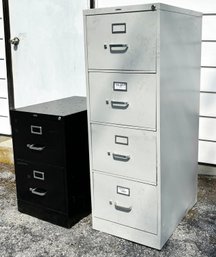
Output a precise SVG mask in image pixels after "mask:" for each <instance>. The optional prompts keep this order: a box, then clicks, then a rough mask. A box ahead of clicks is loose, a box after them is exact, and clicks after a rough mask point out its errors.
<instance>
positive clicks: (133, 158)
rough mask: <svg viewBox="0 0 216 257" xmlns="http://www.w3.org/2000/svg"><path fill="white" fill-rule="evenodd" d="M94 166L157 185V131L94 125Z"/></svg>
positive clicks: (96, 168) (100, 169) (97, 168)
mask: <svg viewBox="0 0 216 257" xmlns="http://www.w3.org/2000/svg"><path fill="white" fill-rule="evenodd" d="M91 132H92V163H93V169H94V170H98V171H103V172H108V173H110V174H114V175H119V176H123V177H127V178H131V179H135V180H142V181H145V182H148V183H152V184H156V134H155V132H150V131H145V130H136V129H128V128H119V127H111V126H103V125H96V124H92V125H91Z"/></svg>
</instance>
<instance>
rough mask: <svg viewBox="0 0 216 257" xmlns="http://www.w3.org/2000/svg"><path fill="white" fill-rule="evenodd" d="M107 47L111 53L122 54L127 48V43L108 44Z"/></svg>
mask: <svg viewBox="0 0 216 257" xmlns="http://www.w3.org/2000/svg"><path fill="white" fill-rule="evenodd" d="M109 47H110V53H112V54H123V53H125V52H127V50H128V45H127V44H110V45H109Z"/></svg>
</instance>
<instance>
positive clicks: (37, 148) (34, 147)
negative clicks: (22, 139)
mask: <svg viewBox="0 0 216 257" xmlns="http://www.w3.org/2000/svg"><path fill="white" fill-rule="evenodd" d="M27 147H28V148H29V149H30V150H33V151H39V152H41V151H43V150H44V149H45V148H46V147H45V146H44V145H38V144H27Z"/></svg>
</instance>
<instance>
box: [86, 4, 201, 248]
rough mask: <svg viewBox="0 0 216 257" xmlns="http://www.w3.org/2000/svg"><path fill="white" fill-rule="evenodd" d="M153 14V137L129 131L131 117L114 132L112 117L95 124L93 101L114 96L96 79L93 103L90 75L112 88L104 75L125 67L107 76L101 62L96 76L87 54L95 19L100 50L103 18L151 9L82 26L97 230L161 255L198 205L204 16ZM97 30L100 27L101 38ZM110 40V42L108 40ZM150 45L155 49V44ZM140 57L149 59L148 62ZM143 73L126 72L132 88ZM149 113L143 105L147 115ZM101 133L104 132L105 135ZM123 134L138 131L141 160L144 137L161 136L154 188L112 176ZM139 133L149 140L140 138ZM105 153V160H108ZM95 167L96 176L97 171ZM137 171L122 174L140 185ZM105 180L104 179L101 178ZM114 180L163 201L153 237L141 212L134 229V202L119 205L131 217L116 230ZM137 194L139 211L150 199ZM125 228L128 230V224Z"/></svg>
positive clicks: (165, 9)
mask: <svg viewBox="0 0 216 257" xmlns="http://www.w3.org/2000/svg"><path fill="white" fill-rule="evenodd" d="M156 8H157V11H155V13H156V15H157V20H156V22H157V25H156V26H157V50H156V56H155V58H156V64H157V67H156V70H155V71H156V75H154V76H156V78H157V83H156V108H157V109H156V113H157V115H156V124H157V125H156V131H155V130H154V128H151V129H150V130H152V131H151V132H149V131H147V130H145V129H143V128H141V127H134V126H133V125H130V123H127V121H128V120H130V118H131V117H130V116H129V117H128V120H127V121H126V119H125V120H124V121H123V120H121V114H120V113H119V120H121V122H122V123H119V122H118V120H117V117H116V121H115V122H116V123H117V124H113V125H112V126H111V125H110V120H109V115H108V113H109V112H108V111H107V113H106V114H105V115H104V117H103V118H102V119H101V120H100V121H97V122H96V121H95V120H93V119H92V105H93V106H94V105H96V106H97V108H95V107H94V112H96V114H97V112H100V111H101V112H102V111H103V110H102V109H100V106H101V104H99V105H98V104H97V102H95V101H99V100H97V99H98V98H99V99H100V96H102V97H101V98H102V99H103V98H104V96H103V94H104V95H106V94H108V97H110V94H111V92H110V87H109V83H107V84H106V83H101V82H103V80H102V79H99V82H100V83H99V84H98V87H100V88H99V89H98V91H101V93H100V94H98V97H97V99H96V98H95V99H94V101H92V97H94V96H93V94H92V90H93V91H94V92H95V93H94V94H97V93H98V92H96V90H95V89H94V88H92V80H91V76H92V74H93V72H95V73H97V72H100V76H104V77H105V79H104V81H107V80H106V76H107V73H109V76H110V77H111V76H113V77H115V76H117V73H120V69H121V68H118V67H117V68H116V66H114V67H113V69H112V72H111V71H110V70H108V68H107V67H108V66H106V64H104V63H103V62H105V59H103V58H101V64H102V65H103V66H102V67H106V68H107V69H104V70H103V69H101V66H100V63H98V64H97V67H94V68H95V70H93V69H92V66H90V65H89V62H88V61H89V58H88V57H89V54H88V50H89V48H91V46H89V45H88V38H89V33H91V30H90V31H89V30H88V29H89V26H88V21H89V19H88V18H89V17H93V16H94V15H95V16H97V23H95V28H94V35H95V37H96V39H97V38H100V40H99V42H100V44H98V49H99V48H100V47H101V49H102V48H103V47H104V43H103V39H101V33H98V34H97V25H98V24H99V27H100V17H101V16H103V14H104V16H107V17H108V16H109V17H110V14H111V13H113V16H115V20H117V19H118V16H119V15H121V14H124V16H125V17H127V15H129V13H130V12H137V13H139V11H143V10H146V14H148V13H150V12H152V11H151V5H141V6H131V7H122V8H114V7H113V8H108V9H98V10H88V11H86V12H85V13H84V14H85V16H84V21H85V25H86V26H85V29H86V31H85V33H86V42H85V43H86V76H87V83H88V84H87V92H88V95H87V96H88V97H87V99H88V123H89V135H90V137H89V150H90V166H91V188H92V217H93V228H95V229H98V230H102V231H104V232H107V233H110V234H113V235H116V236H119V237H123V238H126V239H129V240H131V241H135V242H137V243H140V244H145V245H148V246H151V247H155V248H157V249H161V247H162V246H163V244H164V243H165V242H166V240H167V239H168V238H169V236H170V235H171V234H172V232H173V231H174V229H175V228H176V226H177V225H178V223H179V222H180V220H181V219H182V217H183V216H184V215H185V213H186V212H187V210H188V209H190V208H191V207H192V206H193V204H194V203H195V202H196V186H197V185H196V175H197V157H198V111H199V110H198V109H199V84H200V63H201V14H200V13H194V12H191V11H185V10H179V9H178V8H172V7H170V6H166V5H163V4H156ZM147 10H148V11H147ZM121 16H122V15H121ZM101 20H103V18H101ZM90 21H91V23H92V19H90ZM126 26H127V25H126ZM135 27H136V26H135ZM185 28H186V29H185ZM100 31H101V28H100V30H99V31H98V32H100ZM107 33H109V34H113V33H112V30H109V31H108V32H107ZM140 33H142V32H141V31H140ZM126 34H127V33H126ZM131 35H133V33H132V34H131V33H128V34H127V37H125V38H130V36H131ZM118 36H119V35H118V34H116V35H112V37H113V38H114V37H115V38H116V39H117V38H118ZM141 37H142V36H141ZM106 38H108V36H107V37H106ZM96 39H95V40H96ZM150 42H152V41H151V39H150ZM150 47H151V46H150ZM93 48H94V47H93ZM95 53H96V52H95ZM123 54H124V53H121V54H120V53H116V56H117V57H119V67H122V63H121V62H122V60H123V58H122V55H123ZM141 57H142V56H140V58H141ZM96 58H97V57H96ZM143 58H145V56H144V57H143ZM134 61H135V60H132V62H134ZM109 64H110V63H109ZM115 65H116V63H115ZM137 67H138V66H137ZM109 68H110V66H109ZM111 68H112V67H111ZM146 71H147V70H143V71H142V72H140V70H131V71H130V72H129V73H131V81H132V80H136V79H134V78H135V77H136V76H138V74H139V75H140V73H142V74H145V73H146ZM147 73H148V71H147ZM95 80H96V78H95ZM104 84H105V85H107V86H105V85H104ZM143 84H144V85H145V79H143ZM104 87H109V89H107V88H106V89H104ZM102 91H103V92H102ZM124 93H125V92H121V95H122V98H121V99H123V97H124ZM137 94H138V92H137ZM147 96H148V92H147V91H146V97H147ZM134 97H135V94H134V95H133V98H134ZM141 102H142V101H141ZM142 107H143V106H142V104H141V105H140V108H142ZM148 107H149V108H152V105H149V106H148ZM148 107H146V106H145V107H144V108H148ZM93 115H94V114H93ZM131 115H132V114H131ZM110 116H111V115H110ZM143 116H144V115H143ZM101 117H102V113H101ZM142 118H143V119H145V117H141V118H140V119H142ZM114 125H115V126H114ZM99 126H100V127H101V128H100V129H98V128H99ZM103 126H104V128H103V129H102V127H103ZM126 128H127V129H126ZM124 129H125V131H126V130H130V131H133V130H134V132H133V133H129V134H130V136H129V138H130V137H131V136H132V137H134V138H136V140H134V142H135V143H134V144H136V147H134V149H136V148H137V146H138V147H139V146H140V147H139V149H140V150H139V153H140V152H142V150H141V145H144V147H146V145H145V143H144V141H145V139H144V135H145V133H151V134H152V135H154V136H153V137H156V146H157V148H156V149H157V152H156V167H157V173H156V174H157V179H156V180H157V184H156V185H152V184H151V183H150V182H147V181H145V183H143V181H142V183H140V182H138V180H137V179H135V178H134V177H133V178H131V177H129V176H130V175H129V176H128V177H127V179H126V178H125V177H124V174H123V168H121V167H118V170H117V169H116V171H115V172H113V171H114V170H115V167H114V166H112V164H111V163H112V162H113V160H112V159H110V162H109V160H108V159H109V153H110V156H111V157H112V153H113V149H114V150H115V151H116V150H117V148H114V147H116V146H114V144H112V142H113V137H114V135H115V133H117V132H118V131H121V132H120V135H121V134H123V131H124ZM142 132H145V133H143V134H142ZM146 135H147V134H146ZM120 141H121V142H122V141H123V142H125V139H120ZM148 145H150V144H148ZM147 147H148V146H147ZM119 149H120V150H122V151H124V152H123V154H120V155H121V157H122V156H123V157H124V159H126V157H128V153H127V152H126V149H127V148H126V146H125V148H124V147H123V148H118V150H119ZM123 149H124V150H123ZM132 149H133V148H132ZM134 149H133V150H134ZM145 151H146V155H147V156H146V157H147V159H149V158H150V157H148V156H150V155H154V150H153V149H152V148H149V151H148V150H147V149H145ZM105 152H106V154H107V155H105ZM134 153H135V152H134ZM135 154H136V155H137V156H138V157H139V158H141V157H140V156H141V155H139V154H137V153H135ZM131 156H133V155H131ZM144 158H145V157H143V159H144ZM139 162H140V165H143V166H144V167H143V173H145V172H146V173H148V172H149V170H147V165H146V166H145V165H144V164H143V163H142V161H140V159H139ZM128 163H129V162H128ZM141 163H142V164H141ZM122 164H123V163H122ZM95 167H96V169H97V170H95ZM137 168H139V167H138V166H135V164H134V166H133V167H132V166H131V168H130V169H129V170H127V169H124V171H126V174H127V175H128V174H129V172H132V173H134V174H135V176H137V178H139V177H138V176H139V175H137V174H138V171H137ZM140 170H141V169H140ZM102 176H103V177H104V179H99V178H101V177H102ZM143 176H145V174H143ZM115 180H116V181H117V180H119V181H120V182H121V183H122V184H124V183H125V185H126V183H127V185H130V186H131V188H137V189H139V185H140V184H142V185H143V187H145V186H147V187H149V188H152V190H153V188H154V190H155V191H156V196H157V202H158V204H157V208H158V212H157V234H156V235H154V234H152V233H149V232H147V231H148V230H145V229H144V228H143V227H142V225H143V223H142V222H143V215H141V213H142V212H141V211H140V210H141V209H142V208H141V207H140V210H138V211H136V215H137V214H139V213H140V216H136V220H137V223H136V224H133V223H130V222H131V220H130V212H129V209H130V208H129V207H130V203H129V201H128V202H124V205H123V206H121V205H120V206H121V207H125V208H120V209H122V210H123V212H125V213H124V214H122V215H124V217H126V218H123V217H121V220H123V221H122V223H121V225H120V224H118V222H119V221H117V220H116V219H118V218H119V216H118V215H117V214H116V212H115V210H113V209H112V207H113V206H110V205H108V204H109V201H111V205H112V204H113V201H114V202H115V201H117V200H118V198H117V199H115V196H116V190H118V189H116V190H114V188H115V187H116V186H117V182H115ZM136 180H137V181H136ZM110 184H111V185H110ZM123 187H124V186H123ZM125 187H126V189H121V190H122V191H123V192H126V193H127V192H128V189H127V186H125ZM95 188H96V190H95ZM108 188H109V189H108ZM110 188H113V189H110ZM99 192H100V193H99ZM136 194H137V198H138V199H139V202H140V205H141V206H142V204H144V203H143V202H145V201H147V200H146V198H145V197H146V195H145V194H142V191H141V189H139V190H138V191H137V192H136ZM109 196H110V197H109ZM124 196H125V195H124ZM125 197H127V196H125ZM149 197H150V196H149ZM150 198H151V197H150ZM113 199H114V200H113ZM125 199H126V198H125ZM148 200H149V198H148ZM125 201H126V200H125ZM142 201H143V202H142ZM153 201H154V200H153ZM133 202H134V203H135V204H137V199H133ZM151 213H152V212H151V210H148V208H146V210H145V215H151ZM153 217H154V215H153ZM153 219H154V218H153ZM124 221H125V223H123V222H124ZM119 223H120V222H119ZM149 224H150V223H149ZM137 228H138V229H137ZM139 229H140V230H139ZM142 229H143V231H142ZM152 231H153V230H152ZM153 233H154V232H153Z"/></svg>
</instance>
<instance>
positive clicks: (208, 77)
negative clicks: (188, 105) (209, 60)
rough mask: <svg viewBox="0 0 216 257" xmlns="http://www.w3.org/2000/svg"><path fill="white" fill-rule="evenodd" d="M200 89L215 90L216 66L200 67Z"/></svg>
mask: <svg viewBox="0 0 216 257" xmlns="http://www.w3.org/2000/svg"><path fill="white" fill-rule="evenodd" d="M200 90H201V91H211V92H216V68H202V69H201V86H200Z"/></svg>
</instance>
